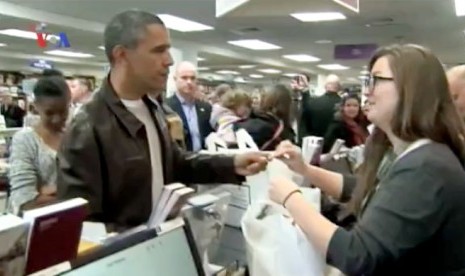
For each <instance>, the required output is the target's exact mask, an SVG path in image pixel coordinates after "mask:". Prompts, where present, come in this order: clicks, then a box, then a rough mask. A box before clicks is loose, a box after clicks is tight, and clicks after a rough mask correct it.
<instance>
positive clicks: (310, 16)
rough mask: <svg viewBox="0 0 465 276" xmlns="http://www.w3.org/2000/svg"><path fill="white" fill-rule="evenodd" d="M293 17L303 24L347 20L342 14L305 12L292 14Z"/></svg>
mask: <svg viewBox="0 0 465 276" xmlns="http://www.w3.org/2000/svg"><path fill="white" fill-rule="evenodd" d="M291 16H292V17H294V18H296V19H297V20H300V21H302V22H322V21H334V20H343V19H346V17H345V15H343V14H342V13H340V12H303V13H292V14H291Z"/></svg>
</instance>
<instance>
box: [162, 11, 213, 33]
mask: <svg viewBox="0 0 465 276" xmlns="http://www.w3.org/2000/svg"><path fill="white" fill-rule="evenodd" d="M158 17H160V19H161V21H163V23H164V24H165V26H166V27H167V28H168V29H171V30H175V31H178V32H200V31H207V30H213V27H212V26H208V25H205V24H202V23H199V22H195V21H192V20H189V19H184V18H181V17H177V16H174V15H171V14H159V15H158Z"/></svg>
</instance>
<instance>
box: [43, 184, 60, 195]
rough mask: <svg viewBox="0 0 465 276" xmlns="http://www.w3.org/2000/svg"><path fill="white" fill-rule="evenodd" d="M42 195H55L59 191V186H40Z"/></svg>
mask: <svg viewBox="0 0 465 276" xmlns="http://www.w3.org/2000/svg"><path fill="white" fill-rule="evenodd" d="M39 193H40V195H42V196H55V195H56V193H57V187H56V186H54V185H46V186H42V187H41V188H40V192H39Z"/></svg>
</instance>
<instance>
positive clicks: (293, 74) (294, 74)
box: [283, 73, 299, 78]
mask: <svg viewBox="0 0 465 276" xmlns="http://www.w3.org/2000/svg"><path fill="white" fill-rule="evenodd" d="M298 75H299V74H296V73H287V74H284V75H283V76H286V77H289V78H293V77H297V76H298Z"/></svg>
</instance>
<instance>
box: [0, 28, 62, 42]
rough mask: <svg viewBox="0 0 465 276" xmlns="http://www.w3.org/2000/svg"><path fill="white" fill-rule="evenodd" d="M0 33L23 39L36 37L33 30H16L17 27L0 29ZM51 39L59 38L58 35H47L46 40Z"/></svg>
mask: <svg viewBox="0 0 465 276" xmlns="http://www.w3.org/2000/svg"><path fill="white" fill-rule="evenodd" d="M0 34H1V35H8V36H14V37H19V38H25V39H34V40H36V39H37V33H35V32H30V31H24V30H18V29H5V30H0ZM51 39H60V37H59V36H56V35H51V34H48V35H47V40H51Z"/></svg>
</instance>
